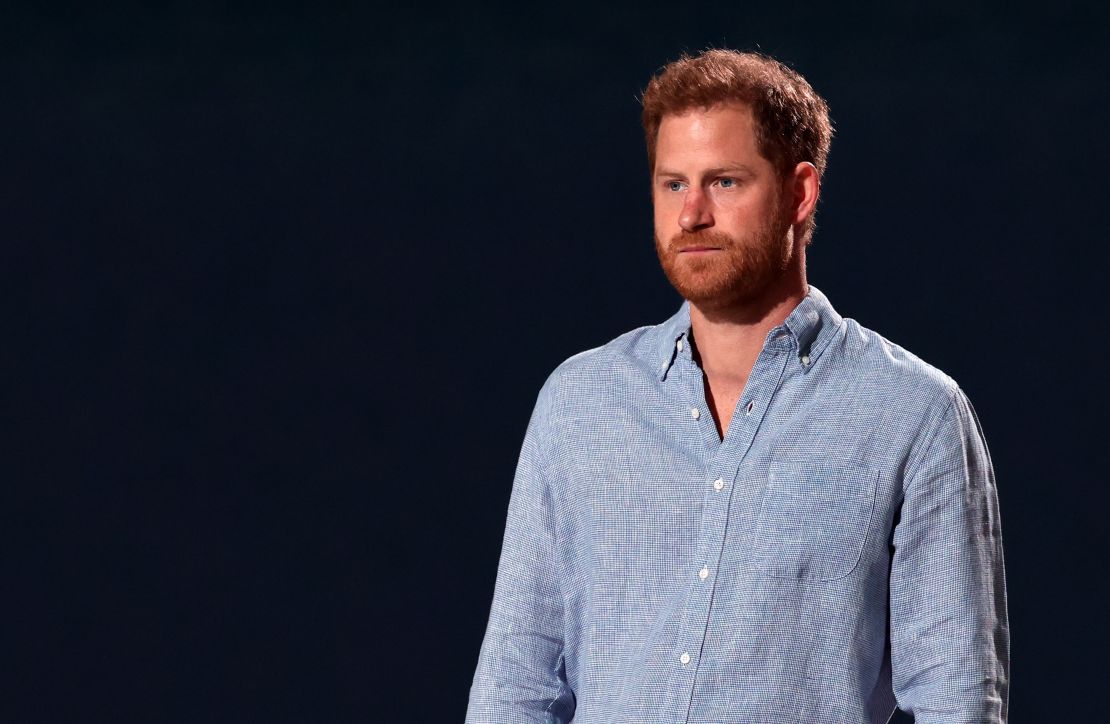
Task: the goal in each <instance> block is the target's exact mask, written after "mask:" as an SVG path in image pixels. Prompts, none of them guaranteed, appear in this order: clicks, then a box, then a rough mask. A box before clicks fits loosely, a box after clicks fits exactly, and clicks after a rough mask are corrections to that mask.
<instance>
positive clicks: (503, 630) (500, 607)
mask: <svg viewBox="0 0 1110 724" xmlns="http://www.w3.org/2000/svg"><path fill="white" fill-rule="evenodd" d="M548 387H549V385H545V389H544V391H541V393H540V398H539V400H538V401H537V404H536V408H535V410H534V411H533V413H532V419H531V421H530V422H529V424H528V431H527V433H526V434H525V438H524V444H523V447H522V449H521V452H520V459H519V461H518V463H517V468H516V475H515V477H514V480H513V489H512V494H511V496H510V499H509V512H508V518H507V521H506V524H505V537H504V541H503V544H502V549H501V559H500V562H499V564H498V568H497V583H496V586H495V588H494V594H493V606H492V609H491V611H490V617H489V623H488V625H487V627H486V634H485V638H484V640H483V642H482V648H481V652H480V653H479V656H478V668H477V670H476V671H475V674H474V682H473V684H472V686H471V688H470V702H469V706H468V709H467V716H466V721H467V722H468V724H478V723H479V722H481V723H482V724H493V723H501V722H503V723H504V724H520V723H521V722H543V723H544V724H557V723H560V722H568V721H570V719H571V718H572V716H573V713H574V695H573V692H571V690H570V687H569V686H568V684H567V681H566V676H565V667H564V663H563V602H562V594H561V591H560V587H559V582H558V577H557V570H558V563H557V556H556V546H555V519H554V514H553V511H552V501H551V491H550V486H549V485H548V484H547V480H546V479H545V477H544V463H543V456H542V443H541V437H542V435H541V428H542V427H543V426H544V423H545V421H544V417H545V416H546V414H547V405H546V404H545V402H544V401H545V399H546V396H547V395H546V392H547V391H548Z"/></svg>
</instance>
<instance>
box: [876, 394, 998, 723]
mask: <svg viewBox="0 0 1110 724" xmlns="http://www.w3.org/2000/svg"><path fill="white" fill-rule="evenodd" d="M907 475H908V477H907V482H906V485H905V497H904V500H903V503H902V509H901V515H900V519H899V521H898V523H897V525H896V526H895V529H894V533H893V546H894V553H893V558H892V561H891V573H890V640H891V668H892V678H893V687H894V695H895V698H896V699H897V701H898V706H899V708H901V709H903V710H904V711H908V712H911V713H913V715H914V720H915V721H916V722H917V723H918V724H940V723H941V722H943V723H944V724H957V722H959V723H963V722H967V723H968V724H971V723H972V722H974V723H975V724H984V723H995V722H996V723H998V724H1003V723H1004V722H1005V721H1006V717H1007V708H1008V694H1009V666H1010V661H1009V653H1010V628H1009V618H1008V614H1007V607H1006V582H1005V572H1004V566H1003V558H1002V529H1001V521H1000V519H999V510H998V494H997V491H996V488H995V480H994V470H993V467H992V465H991V460H990V454H989V452H988V450H987V445H986V441H985V439H984V437H983V431H982V428H981V426H980V424H979V419H978V417H977V416H976V414H975V411H974V409H973V408H972V406H971V403H970V401H969V400H968V399H967V397H966V395H965V394H964V393H963V391H962V390H960V389H959V388H955V389H954V390H953V391H952V399H951V402H950V404H949V406H948V409H947V410H946V411H945V413H944V414H943V416H942V417H941V418H940V422H939V424H938V425H937V426H936V427H935V428H934V429H933V432H932V438H931V440H930V441H928V442H927V443H926V447H925V449H924V452H923V454H922V455H921V456H920V458H918V459H917V460H916V461H915V462H914V463H911V468H910V470H909V471H908V473H907Z"/></svg>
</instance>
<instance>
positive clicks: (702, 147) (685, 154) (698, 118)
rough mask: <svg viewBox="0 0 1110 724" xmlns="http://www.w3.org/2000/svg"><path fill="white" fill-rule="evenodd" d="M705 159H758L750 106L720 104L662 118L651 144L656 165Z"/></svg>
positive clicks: (745, 160)
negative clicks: (653, 145)
mask: <svg viewBox="0 0 1110 724" xmlns="http://www.w3.org/2000/svg"><path fill="white" fill-rule="evenodd" d="M708 156H712V157H714V158H716V159H717V160H720V159H721V157H730V158H728V159H727V160H732V161H736V162H741V161H743V162H749V163H750V162H752V161H754V160H756V159H759V158H762V157H761V156H760V154H759V149H758V146H757V144H756V137H755V118H754V116H753V115H752V109H751V107H750V106H748V105H746V104H743V103H722V104H717V105H713V106H709V107H702V108H692V109H689V110H686V111H683V112H681V113H672V114H667V115H665V116H663V118H662V120H661V121H660V123H659V133H658V135H657V136H656V143H655V157H656V161H657V164H658V163H659V162H661V161H663V160H664V159H668V160H669V161H670V162H672V163H675V162H681V161H682V160H684V159H685V160H690V161H693V160H696V159H698V158H701V157H708ZM764 160H766V159H764Z"/></svg>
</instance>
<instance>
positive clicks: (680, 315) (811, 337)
mask: <svg viewBox="0 0 1110 724" xmlns="http://www.w3.org/2000/svg"><path fill="white" fill-rule="evenodd" d="M843 321H844V318H843V317H841V316H840V314H839V313H837V311H836V310H835V309H833V306H832V304H831V303H830V302H829V299H828V297H826V296H825V295H824V294H823V293H822V292H821V290H820V289H818V288H817V287H815V286H813V285H812V284H810V285H809V291H808V292H807V293H806V295H805V297H804V298H803V299H802V301H801V302H799V303H798V306H796V307H794V310H793V311H791V312H790V314H789V315H788V316H787V317H786V319H785V320H783V323H782V324H780V325H779V326H777V327H775V328H773V329H772V330H771V331H769V332H768V333H767V338H766V339H765V340H764V345H766V344H767V343H768V342H770V341H771V340H775V339H786V340H789V342H788V343H789V345H790V347H791V349H792V350H793V352H794V354H795V356H796V358H797V363H798V365H799V366H801V367H802V368H803V370H804V371H809V370H810V369H812V367H813V365H814V363H815V362H817V358H818V357H820V356H821V353H822V352H824V351H825V348H826V347H827V346H828V344H829V342H831V341H832V338H833V335H834V334H835V332H836V329H837V328H838V327H839V326H840V324H841V322H843ZM659 329H660V337H659V347H658V354H657V356H656V360H657V364H658V365H659V367H658V373H659V379H661V380H663V379H666V378H667V372H669V371H670V369H671V365H673V364H674V360H675V357H676V355H677V354H678V341H679V340H684V343H685V342H686V341H688V339H689V336H690V302H689V301H683V302H682V306H681V307H679V309H678V311H677V312H676V313H675V314H674V316H672V317H671V318H670V319H668V320H667V321H665V322H663V324H661V325H659Z"/></svg>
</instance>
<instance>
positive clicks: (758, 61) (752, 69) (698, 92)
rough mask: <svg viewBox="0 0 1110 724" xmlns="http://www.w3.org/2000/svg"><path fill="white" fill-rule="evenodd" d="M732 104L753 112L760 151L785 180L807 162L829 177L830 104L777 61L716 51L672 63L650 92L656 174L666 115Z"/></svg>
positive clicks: (647, 108) (648, 126) (648, 116)
mask: <svg viewBox="0 0 1110 724" xmlns="http://www.w3.org/2000/svg"><path fill="white" fill-rule="evenodd" d="M729 101H733V102H737V101H738V102H741V103H744V104H745V105H747V106H749V107H750V108H751V109H752V116H753V118H754V120H755V128H756V144H757V146H758V148H759V152H760V153H761V154H763V156H764V157H765V158H766V159H767V160H769V161H770V162H771V163H772V164H774V166H775V168H777V169H778V171H779V174H780V175H785V174H787V173H789V172H790V171H793V170H794V167H795V166H797V165H798V164H799V163H801V162H802V161H809V162H810V163H812V164H813V165H814V166H816V167H817V173H818V175H819V176H821V175H824V173H825V162H826V160H827V159H828V156H829V145H830V143H831V142H832V133H833V129H832V123H831V121H830V120H829V108H828V106H827V105H826V104H825V101H824V99H823V98H821V96H819V95H817V92H816V91H814V90H813V88H812V87H811V86H810V85H809V83H807V82H806V79H805V78H803V77H802V76H801V75H799V74H798V73H796V72H794V71H793V70H791V69H790V68H787V67H786V66H785V65H783V64H782V63H780V62H778V61H777V60H774V59H773V58H768V57H767V56H765V55H760V54H758V53H741V52H739V51H735V50H716V49H714V50H706V51H705V52H703V53H701V54H700V55H698V56H695V57H690V56H689V55H685V54H684V55H683V56H682V57H681V58H679V59H678V60H676V61H674V62H673V63H668V64H667V65H665V66H663V68H662V69H661V70H660V71H659V73H657V74H656V75H655V77H653V78H652V79H651V81H650V82H649V83H648V86H647V89H646V90H644V94H643V97H642V102H643V105H644V112H643V116H642V120H643V124H644V136H645V138H646V140H647V151H648V164H649V166H650V168H651V172H652V173H654V172H655V141H656V139H657V137H658V134H659V124H660V123H661V122H662V120H663V116H666V115H669V114H676V113H682V112H685V111H688V110H691V109H694V108H708V107H710V106H713V105H716V104H718V103H726V102H729Z"/></svg>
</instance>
